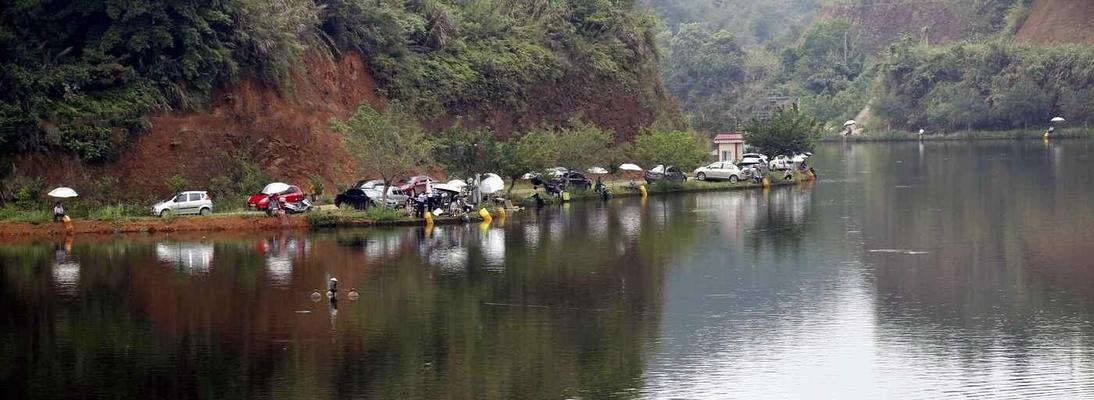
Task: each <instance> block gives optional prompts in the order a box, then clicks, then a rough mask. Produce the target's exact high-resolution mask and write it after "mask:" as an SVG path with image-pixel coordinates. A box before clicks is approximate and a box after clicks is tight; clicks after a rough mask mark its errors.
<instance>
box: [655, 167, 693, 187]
mask: <svg viewBox="0 0 1094 400" xmlns="http://www.w3.org/2000/svg"><path fill="white" fill-rule="evenodd" d="M645 178H646V182H649V183H654V182H657V181H662V180H666V181H669V182H684V181H687V180H688V176H687V175H686V174H684V171H681V170H680V168H676V167H672V166H669V167H665V166H661V165H658V166H657V167H654V168H653V169H651V170H649V171H646V174H645Z"/></svg>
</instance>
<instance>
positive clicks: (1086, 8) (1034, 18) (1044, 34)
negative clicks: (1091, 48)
mask: <svg viewBox="0 0 1094 400" xmlns="http://www.w3.org/2000/svg"><path fill="white" fill-rule="evenodd" d="M1015 36H1016V38H1017V39H1018V40H1019V41H1023V42H1028V43H1039V44H1063V43H1083V44H1092V45H1094V2H1092V1H1083V0H1035V1H1034V2H1033V4H1031V5H1030V8H1029V13H1028V15H1027V16H1026V19H1025V22H1024V23H1023V24H1022V27H1021V29H1019V30H1018V33H1017V34H1016V35H1015Z"/></svg>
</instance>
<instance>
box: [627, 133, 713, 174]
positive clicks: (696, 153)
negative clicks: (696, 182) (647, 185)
mask: <svg viewBox="0 0 1094 400" xmlns="http://www.w3.org/2000/svg"><path fill="white" fill-rule="evenodd" d="M709 149H710V147H709V146H708V145H707V144H706V141H704V140H700V139H699V138H698V137H697V136H696V135H695V134H693V133H691V132H684V131H674V132H647V133H643V134H642V135H640V136H638V138H637V139H635V141H634V153H635V156H636V157H638V161H639V162H641V163H643V164H645V165H651V166H653V165H664V166H666V167H669V166H675V167H677V168H680V169H683V170H691V169H694V168H695V167H698V166H699V164H702V163H703V161H704V160H706V158H707V155H709V154H710V150H709Z"/></svg>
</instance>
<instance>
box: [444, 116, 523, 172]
mask: <svg viewBox="0 0 1094 400" xmlns="http://www.w3.org/2000/svg"><path fill="white" fill-rule="evenodd" d="M505 145H506V143H504V142H501V141H499V140H498V139H497V137H496V136H495V135H494V131H493V130H491V129H490V128H485V127H483V128H463V127H462V126H461V125H460V124H459V123H457V124H456V125H455V126H453V127H451V128H449V129H446V130H445V131H444V132H442V133H441V135H440V137H439V138H438V139H437V140H436V141H435V142H434V147H433V159H434V160H436V161H437V163H438V164H440V165H441V166H442V167H444V169H445V171H446V172H448V173H449V174H450V175H454V176H459V177H461V178H466V177H470V176H472V175H475V174H480V173H484V172H493V171H494V170H495V169H497V168H498V167H499V166H500V163H501V159H502V158H503V157H504V151H505Z"/></svg>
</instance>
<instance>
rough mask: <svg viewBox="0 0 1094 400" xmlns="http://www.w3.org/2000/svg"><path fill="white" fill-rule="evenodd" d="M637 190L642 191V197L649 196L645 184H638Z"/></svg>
mask: <svg viewBox="0 0 1094 400" xmlns="http://www.w3.org/2000/svg"><path fill="white" fill-rule="evenodd" d="M638 192H639V193H642V197H646V196H649V192H647V191H646V185H642V186H639V187H638Z"/></svg>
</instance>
